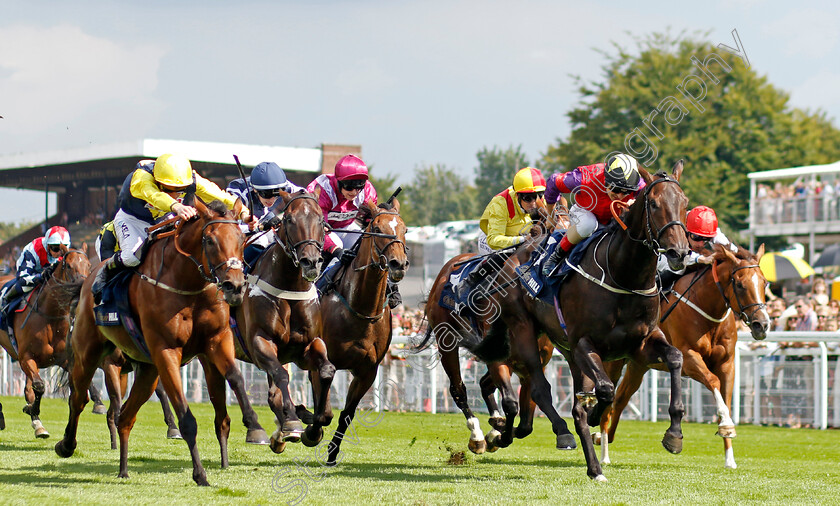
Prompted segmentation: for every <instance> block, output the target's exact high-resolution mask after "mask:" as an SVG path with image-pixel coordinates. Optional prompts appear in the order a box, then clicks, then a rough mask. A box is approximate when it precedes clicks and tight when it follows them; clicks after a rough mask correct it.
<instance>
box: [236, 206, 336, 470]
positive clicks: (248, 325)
mask: <svg viewBox="0 0 840 506" xmlns="http://www.w3.org/2000/svg"><path fill="white" fill-rule="evenodd" d="M280 199H282V208H281V209H279V210H278V211H277V213H276V214H277V215H278V216H282V219H281V220H280V223H279V224H278V225H277V226H275V228H274V233H275V237H276V240H275V241H274V242H273V243H272V244H271V246H269V247H268V248H267V249H266V251H265V252H264V253H263V254H262V255H261V256H260V257H259V260H258V261H257V262H256V264H255V265H254V268H253V270H251V272H250V273H249V275H248V277H247V280H248V288H247V289H246V293H245V299H244V301H243V303H242V305H241V306H239V307H237V308H236V310H235V311H234V317H235V319H236V324H237V326H238V327H239V329H240V332H241V336H242V341H241V342H239V341H238V342H237V343H236V345H237V346H236V348H237V358H239V359H240V360H244V361H247V362H252V363H254V364H256V366H257V367H259V368H260V369H262V370H263V371H265V372H266V374H267V376H268V386H269V390H268V404H269V406H270V407H271V410H272V412H274V414H275V416H276V417H277V431H276V432H275V433H274V434H273V435H272V436H271V449H272V450H273V451H274V452H276V453H281V452H282V451H283V450H284V449H285V446H286V441H295V440H299V439H300V435H299V434H300V433H301V431H302V425H301V422H300V420H299V419H298V416H297V414H296V412H295V405H294V403H293V402H292V399H291V396H290V395H289V374H288V372H287V371H286V369H285V368H284V367H283V364H286V363H288V362H295V364H297V365H298V367H300V368H301V369H305V370H308V371H309V378H310V382H311V384H312V392H313V399H314V400H315V406H314V413H315V415H314V419H313V420H312V423H313V425H311V426H310V427H309V428H307V429H308V430H307V431H306V432H304V437H303V442H304V444H307V445H310V446H314V444H317V443H318V441H320V439H321V436H319V435H318V434H323V430H322V429H321V427H323V426H325V425H329V424H330V422H331V421H332V410H331V409H330V403H329V394H330V385H331V384H332V379H333V376H334V375H335V367H333V365H332V364H331V363H330V361H329V360H328V359H327V347H326V344H325V343H324V341H323V340H322V338H321V334H322V332H321V305H320V302H319V300H318V293H317V291H316V289H315V285H314V284H313V282H314V281H315V279H316V278H317V277H318V273H319V272H320V268H321V263H322V260H321V249H322V248H323V245H324V226H325V222H324V215H323V212H322V211H321V207H320V206H319V205H318V201H317V200H316V199H315V197H313V196H312V195H311V194H309V193H306V192H303V191H301V192H298V193H294V194H289V193H286V192H280ZM278 203H279V202H278Z"/></svg>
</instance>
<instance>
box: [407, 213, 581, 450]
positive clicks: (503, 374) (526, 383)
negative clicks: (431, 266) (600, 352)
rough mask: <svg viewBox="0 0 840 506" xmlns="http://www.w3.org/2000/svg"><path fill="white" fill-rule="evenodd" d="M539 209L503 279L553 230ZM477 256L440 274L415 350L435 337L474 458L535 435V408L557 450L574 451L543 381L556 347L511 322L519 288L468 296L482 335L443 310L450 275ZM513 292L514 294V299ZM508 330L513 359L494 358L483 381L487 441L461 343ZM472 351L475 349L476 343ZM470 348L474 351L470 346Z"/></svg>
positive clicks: (460, 257) (456, 262)
mask: <svg viewBox="0 0 840 506" xmlns="http://www.w3.org/2000/svg"><path fill="white" fill-rule="evenodd" d="M538 206H541V207H540V208H538V209H539V210H538V211H536V212H535V213H534V215H533V216H532V219H534V226H533V227H532V228H531V231H530V237H528V238H527V239H526V241H525V243H523V245H522V246H520V247H519V248H517V250H516V252H515V253H514V254H513V255H512V256H510V257H509V258H508V259H507V260H506V261H505V263H504V265H503V269H501V270H502V275H501V276H500V278H503V279H508V280H511V279H517V278H516V276H517V274H516V272H515V271H514V270H513V269H514V268H515V267H517V266H519V265H520V263H521V262H526V261H527V260H528V259H530V256H531V252H532V251H534V249H536V248H537V247H539V245H540V244H541V242H542V239H543V238H544V237H545V234H546V233H548V232H550V231H551V230H553V229H554V226H555V221H554V220H552V219H550V218H548V213H547V212H546V210H545V208H544V206H542V204H538ZM567 224H568V221H567V220H564V221H563V225H567ZM474 256H475V255H474V254H472V253H467V254H463V255H458V256H456V257H455V258H453V259H451V260H450V261H449V262H447V263H446V265H444V266H443V268H442V269H441V271H440V273H439V274H438V276H437V278H436V279H435V282H434V284H433V285H432V289H431V290H430V291H429V300H428V302H427V303H426V318H427V319H428V321H429V327H428V328H429V330H428V331H427V333H426V338H425V339H424V341H423V342H421V343H420V344H419V345H418V346H417V349H422V348H423V347H424V346H425V344H426V343H427V342H428V340H429V339H430V337H431V336H432V335H434V336H435V338H436V340H437V345H438V352H439V353H440V357H441V365H442V366H443V369H444V371H445V372H446V375H447V376H448V377H449V392H450V395H451V396H452V399H453V400H454V401H455V404H456V405H457V406H458V408H459V409H460V410H461V411H462V412H463V413H464V417H465V418H466V419H467V428H468V429H469V431H470V440H469V443H468V448H469V449H470V451H472V452H473V453H476V454H481V453H484V452H485V451H495V450H496V449H497V448H498V447H502V448H506V447H507V446H509V445H510V444H511V442H512V441H513V438H514V437H518V438H524V437H525V436H527V435H528V434H530V433H531V431H532V430H533V414H534V407H535V404H536V405H539V406H540V409H542V411H543V413H545V414H546V416H548V418H549V419H550V420H551V425H552V430H553V431H554V433H555V435H556V436H557V442H556V443H557V448H558V449H563V450H571V449H574V448H575V447H576V444H575V439H574V436H573V435H572V433H571V432H569V428H568V426H567V425H566V422H565V421H564V420H563V419H562V418H561V417H560V415H559V414H558V413H557V411H556V410H555V409H554V406H553V405H552V401H551V387H550V386H549V385H548V380H546V378H545V366H546V365H547V364H548V361H549V360H550V359H551V356H552V354H553V352H554V346H553V345H552V344H551V342H550V341H549V340H548V339H547V337H545V336H542V337H540V338H539V340H538V338H537V336H536V334H535V333H534V332H521V325H520V324H521V322H516V321H512V320H511V319H510V318H509V315H510V314H511V313H515V312H516V309H515V308H516V307H517V306H520V305H521V301H520V300H519V297H521V293H522V292H520V290H521V289H520V288H519V287H518V285H517V286H513V287H511V286H509V283H508V286H506V287H504V289H503V290H499V291H498V292H497V293H496V294H493V295H490V296H489V297H477V296H472V295H471V296H470V304H471V305H472V306H473V310H474V311H473V312H474V314H475V315H476V321H477V325H478V327H479V329H478V330H479V333H480V336H473V335H472V334H473V332H474V329H473V328H472V325H471V324H470V323H469V322H467V321H466V320H465V319H464V318H463V317H460V316H458V315H457V314H455V313H453V312H452V311H450V310H449V309H446V308H444V307H442V306H441V305H440V298H441V292H442V291H443V288H444V285H445V284H446V282H447V281H448V280H449V277H450V275H451V274H452V271H453V270H454V269H455V268H456V267H457V266H458V265H459V264H461V263H463V262H465V261H468V260H469V259H470V258H473V257H474ZM499 261H501V260H499ZM496 267H497V268H498V267H499V266H496ZM501 284H506V283H501ZM499 285H500V283H499V282H498V281H493V282H491V284H490V286H489V287H486V288H485V287H483V286H482V287H481V289H480V290H479V289H477V290H475V291H476V292H478V291H480V292H483V293H482V294H481V295H484V294H488V295H489V292H490V291H493V290H494V289H495V287H498V286H499ZM514 293H515V294H516V295H513V294H514ZM523 320H528V321H530V318H529V317H527V316H525V317H524V318H523ZM507 329H514V330H515V331H512V332H510V338H509V339H510V341H511V342H510V345H509V348H510V356H509V357H507V359H506V360H504V361H501V360H492V359H491V360H487V361H485V362H486V364H487V369H488V371H487V374H485V375H484V376H483V377H482V378H481V381H480V385H481V391H482V396H483V397H484V399H485V402H486V403H487V408H488V410H489V412H490V420H489V423H490V425H491V426H492V427H493V430H491V431H490V432H489V433H488V434H487V436H484V435H483V434H482V431H481V427H480V425H479V421H478V418H476V416H475V415H474V414H473V412H472V409H471V408H470V406H469V401H468V399H467V388H466V386H465V385H464V381H463V379H462V377H461V366H460V359H459V350H458V344H459V343H460V342H461V341H463V342H464V343H465V344H466V343H470V342H473V343H474V342H475V339H476V337H481V338H488V339H489V338H491V335H490V334H491V332H492V333H495V334H496V335H499V334H500V333H502V334H503V333H505V332H507V331H508V330H507ZM471 346H474V344H472V345H471ZM467 347H470V345H468V346H467ZM506 348H507V346H506ZM479 358H480V357H479ZM511 369H513V370H514V371H515V372H516V373H517V375H518V376H519V378H520V385H521V388H520V393H519V402H518V403H517V399H516V393H515V392H514V389H513V387H512V386H511V383H510V371H511ZM496 389H498V390H499V391H500V393H501V396H502V410H503V411H504V418H502V416H501V414H500V413H499V410H498V406H497V404H496V401H495V398H494V397H493V393H494V392H495V390H496ZM534 401H536V403H535V402H534ZM517 413H519V415H520V417H519V420H520V423H519V427H517V428H516V429H514V427H513V422H514V419H515V417H516V415H517Z"/></svg>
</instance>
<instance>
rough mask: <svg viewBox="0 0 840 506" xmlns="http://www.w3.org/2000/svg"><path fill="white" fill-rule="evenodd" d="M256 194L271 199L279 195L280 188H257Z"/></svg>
mask: <svg viewBox="0 0 840 506" xmlns="http://www.w3.org/2000/svg"><path fill="white" fill-rule="evenodd" d="M257 195H259V196H260V197H261V198H264V199H273V198H275V197H279V196H280V188H271V189H270V190H257Z"/></svg>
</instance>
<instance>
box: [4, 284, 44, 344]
mask: <svg viewBox="0 0 840 506" xmlns="http://www.w3.org/2000/svg"><path fill="white" fill-rule="evenodd" d="M15 281H17V280H16V279H15V278H12V279H11V280H9V281H8V282H7V283H6V284H5V285H3V288H2V290H0V294H5V293H6V292H7V291H8V290H9V288H11V286H12V285H13V284H14V283H15ZM35 293H36V291H35V290H32V291H31V292H29V293H26V294H23V295H21V296H20V297H15V298H14V299H13V300H12V301H11V302H9V303H8V304H6V305H5V306H3V307H2V308H0V329H3V330H5V331H6V333H7V334H8V335H9V340H10V341H11V342H12V348H14V349H15V353H17V351H18V345H17V339H15V329H14V322H13V319H12V314H14V313H20V312H22V311H23V310H24V309H26V306H27V305H28V302H29V299H30V298H31V297H32V296H33V295H35Z"/></svg>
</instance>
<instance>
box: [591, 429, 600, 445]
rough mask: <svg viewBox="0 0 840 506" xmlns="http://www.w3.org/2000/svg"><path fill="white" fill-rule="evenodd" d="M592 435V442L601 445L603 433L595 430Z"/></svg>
mask: <svg viewBox="0 0 840 506" xmlns="http://www.w3.org/2000/svg"><path fill="white" fill-rule="evenodd" d="M590 435H591V436H592V444H594V445H595V446H601V433H600V432H593V433H592V434H590Z"/></svg>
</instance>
